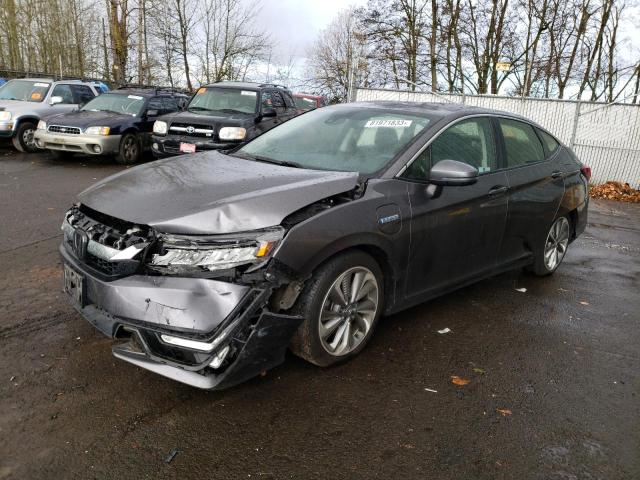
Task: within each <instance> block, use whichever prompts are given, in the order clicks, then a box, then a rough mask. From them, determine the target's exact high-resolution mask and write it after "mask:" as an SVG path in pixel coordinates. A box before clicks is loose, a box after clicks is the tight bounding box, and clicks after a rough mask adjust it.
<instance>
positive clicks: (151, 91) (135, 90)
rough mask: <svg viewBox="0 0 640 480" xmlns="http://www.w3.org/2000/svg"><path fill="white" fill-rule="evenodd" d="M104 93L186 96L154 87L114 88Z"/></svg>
mask: <svg viewBox="0 0 640 480" xmlns="http://www.w3.org/2000/svg"><path fill="white" fill-rule="evenodd" d="M106 93H116V94H121V95H138V96H139V97H171V96H173V97H187V95H185V94H184V93H180V92H170V91H168V90H161V89H158V90H156V89H154V88H148V89H146V88H116V89H114V90H109V91H108V92H106Z"/></svg>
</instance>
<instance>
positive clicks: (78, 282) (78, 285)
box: [63, 264, 85, 307]
mask: <svg viewBox="0 0 640 480" xmlns="http://www.w3.org/2000/svg"><path fill="white" fill-rule="evenodd" d="M63 277H64V291H65V292H66V293H67V295H69V296H70V297H71V299H72V300H73V301H74V302H75V303H77V304H78V305H80V306H81V307H84V305H85V303H84V302H85V294H84V277H83V276H82V274H80V273H78V272H76V271H75V270H74V269H73V268H71V267H70V266H69V265H67V264H65V265H64V269H63Z"/></svg>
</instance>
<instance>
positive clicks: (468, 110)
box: [342, 100, 535, 125]
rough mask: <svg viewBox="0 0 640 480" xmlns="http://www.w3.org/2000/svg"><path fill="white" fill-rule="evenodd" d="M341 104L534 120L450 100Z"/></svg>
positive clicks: (434, 113) (446, 115) (529, 121)
mask: <svg viewBox="0 0 640 480" xmlns="http://www.w3.org/2000/svg"><path fill="white" fill-rule="evenodd" d="M342 105H352V106H358V107H361V108H384V109H388V110H391V111H398V112H400V111H402V112H406V113H414V114H418V115H419V114H428V115H431V116H436V117H441V118H446V117H450V118H451V119H454V118H458V117H465V116H467V115H482V114H486V115H497V116H501V117H511V118H514V119H518V120H523V121H526V122H528V123H532V124H534V125H535V122H533V121H531V120H529V119H528V118H525V117H522V116H520V115H516V114H514V113H511V112H505V111H503V110H494V109H491V108H481V107H473V106H469V105H462V104H460V103H451V102H398V101H383V100H380V101H375V102H354V103H347V104H342Z"/></svg>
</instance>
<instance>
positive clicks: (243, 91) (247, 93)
mask: <svg viewBox="0 0 640 480" xmlns="http://www.w3.org/2000/svg"><path fill="white" fill-rule="evenodd" d="M240 95H249V96H251V97H255V96H256V92H252V91H249V90H240Z"/></svg>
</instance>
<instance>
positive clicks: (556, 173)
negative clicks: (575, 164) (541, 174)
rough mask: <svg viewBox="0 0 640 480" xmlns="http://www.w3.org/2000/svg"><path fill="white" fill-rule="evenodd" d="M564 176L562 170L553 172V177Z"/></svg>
mask: <svg viewBox="0 0 640 480" xmlns="http://www.w3.org/2000/svg"><path fill="white" fill-rule="evenodd" d="M561 176H562V172H560V171H559V170H556V171H555V172H551V178H560V177H561Z"/></svg>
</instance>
